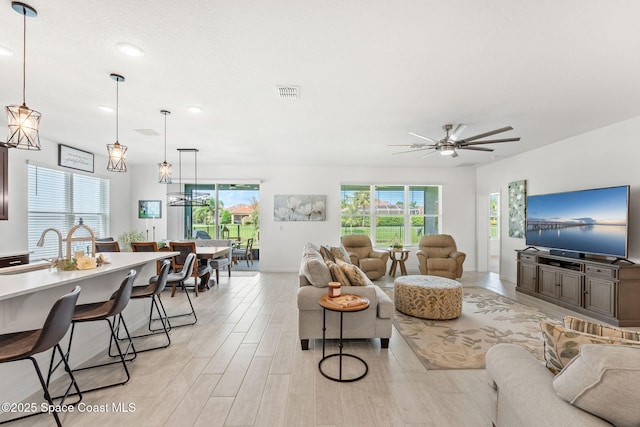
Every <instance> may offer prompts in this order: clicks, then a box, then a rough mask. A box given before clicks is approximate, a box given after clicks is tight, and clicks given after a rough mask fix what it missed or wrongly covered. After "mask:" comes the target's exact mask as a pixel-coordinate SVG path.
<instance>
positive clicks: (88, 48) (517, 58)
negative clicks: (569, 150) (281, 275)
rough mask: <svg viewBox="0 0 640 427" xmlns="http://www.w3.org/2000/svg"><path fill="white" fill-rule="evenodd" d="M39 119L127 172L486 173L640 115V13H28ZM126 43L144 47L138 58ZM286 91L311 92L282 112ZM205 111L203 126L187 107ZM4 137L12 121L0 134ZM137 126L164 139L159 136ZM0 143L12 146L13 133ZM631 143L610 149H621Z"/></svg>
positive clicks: (166, 7) (517, 5)
mask: <svg viewBox="0 0 640 427" xmlns="http://www.w3.org/2000/svg"><path fill="white" fill-rule="evenodd" d="M27 3H29V4H30V5H31V6H33V7H35V8H36V9H37V11H38V17H37V18H28V19H27V93H26V101H27V105H28V106H29V107H31V108H33V109H36V110H38V111H40V112H41V113H42V117H43V118H42V121H41V138H42V139H43V143H53V142H61V143H64V144H67V145H71V146H74V147H76V148H81V149H85V150H89V151H93V152H96V153H100V154H104V153H106V148H105V144H108V143H113V142H114V140H115V127H116V126H115V114H114V113H105V112H102V111H101V110H99V109H98V108H97V106H98V105H100V104H107V105H112V106H115V96H116V83H115V82H114V81H113V80H111V79H110V78H109V74H110V73H118V74H122V75H123V76H124V77H125V78H126V81H125V82H124V83H122V84H121V85H120V133H119V140H120V143H122V144H123V145H126V146H128V147H129V152H128V154H127V160H128V162H127V163H129V164H142V163H152V162H153V163H157V162H160V161H162V160H163V154H162V150H163V139H164V137H163V116H162V115H161V114H160V110H161V109H168V110H170V111H171V112H172V114H171V115H170V116H169V118H168V121H167V129H168V136H167V139H168V156H167V157H168V160H169V161H170V162H173V163H174V164H176V163H177V161H178V153H177V151H176V150H175V149H176V148H179V147H180V148H192V147H193V148H199V149H200V154H199V161H200V162H202V161H203V158H206V159H207V161H211V162H219V163H224V164H243V165H252V164H265V163H267V164H273V165H279V164H298V165H345V166H346V165H362V166H420V165H424V166H429V167H445V166H456V165H469V164H478V163H480V164H483V163H487V162H491V161H492V160H495V159H496V158H501V157H504V156H511V155H513V154H515V153H518V152H521V151H526V150H531V149H533V148H536V147H539V146H541V145H544V144H549V143H553V142H556V141H558V140H561V139H565V138H567V137H571V136H574V135H577V134H580V133H584V132H587V131H589V130H592V129H595V128H599V127H602V126H605V125H607V124H611V123H615V122H618V121H621V120H625V119H628V118H631V117H634V116H638V115H640V84H639V83H638V80H640V30H639V29H638V17H639V16H640V2H639V1H636V0H537V1H526V0H519V1H517V0H474V1H468V0H448V1H435V0H411V1H409V0H405V1H400V2H396V1H379V0H373V1H372V0H348V1H345V0H343V1H335V0H329V1H309V0H286V1H285V0H273V1H259V0H253V1H217V0H216V1H214V0H200V1H193V0H192V1H167V0H135V1H131V0H126V1H125V0H109V1H104V0H100V1H99V0H60V1H46V0H27ZM0 29H1V31H0V46H4V47H7V48H10V49H12V50H13V51H14V52H16V54H15V55H13V56H0V104H2V105H3V106H4V105H9V104H20V103H21V101H22V93H21V89H22V54H21V53H22V16H21V15H19V14H17V13H16V12H14V11H13V10H12V8H11V2H10V0H2V2H1V4H0ZM119 42H129V43H133V44H135V45H138V46H140V47H141V48H142V49H144V51H145V52H146V55H145V56H144V57H142V58H132V57H128V56H125V55H123V54H122V53H120V52H119V51H118V50H117V49H116V44H117V43H119ZM277 85H296V86H299V87H300V93H301V97H300V99H299V100H280V99H278V98H277V96H276V86H277ZM190 105H197V106H200V107H202V108H203V109H204V111H203V112H202V113H200V114H193V113H190V112H188V111H187V109H186V108H187V106H190ZM444 123H454V124H455V123H465V124H467V126H468V127H467V129H466V131H465V132H464V134H463V135H462V137H463V138H464V137H467V136H471V135H474V134H477V133H482V132H485V131H489V130H492V129H495V128H499V127H503V126H507V125H511V126H513V127H514V130H513V131H510V132H506V133H503V134H500V135H499V136H496V137H503V138H506V137H511V136H520V137H521V138H522V140H521V141H520V142H512V143H506V144H495V145H491V148H495V152H493V153H482V152H471V151H463V152H461V153H460V156H459V157H458V158H456V159H451V158H446V157H443V156H440V155H439V154H437V153H436V154H434V155H432V156H429V157H427V158H425V159H420V158H419V157H420V155H419V154H413V153H412V154H403V155H392V153H393V152H395V151H399V150H397V149H394V148H392V147H388V146H387V144H411V143H415V142H420V140H418V139H417V138H415V137H413V136H411V135H409V134H408V132H416V133H420V134H423V135H427V136H430V137H432V138H435V139H440V138H441V137H442V136H443V131H442V129H441V126H442V125H443V124H444ZM0 126H2V128H4V127H5V126H6V117H5V116H4V115H3V116H2V118H1V119H0ZM134 129H153V130H155V131H156V132H157V133H158V135H156V136H145V135H142V134H140V133H138V132H136V131H134ZM0 139H2V140H4V137H3V136H2V135H0ZM615 143H616V136H615V135H612V136H611V139H610V140H609V141H603V144H615Z"/></svg>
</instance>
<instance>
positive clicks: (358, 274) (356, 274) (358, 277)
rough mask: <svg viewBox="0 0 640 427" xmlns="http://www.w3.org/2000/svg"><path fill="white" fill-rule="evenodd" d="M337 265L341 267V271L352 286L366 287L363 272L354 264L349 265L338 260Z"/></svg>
mask: <svg viewBox="0 0 640 427" xmlns="http://www.w3.org/2000/svg"><path fill="white" fill-rule="evenodd" d="M336 264H338V266H339V267H340V269H341V270H342V271H343V272H344V274H345V275H346V276H347V278H348V279H349V282H351V286H366V285H367V282H366V281H365V280H364V274H363V273H362V270H360V269H359V268H358V267H356V266H355V265H353V264H349V263H347V262H344V261H342V260H336Z"/></svg>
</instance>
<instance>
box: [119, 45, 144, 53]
mask: <svg viewBox="0 0 640 427" xmlns="http://www.w3.org/2000/svg"><path fill="white" fill-rule="evenodd" d="M116 47H117V48H118V50H119V51H120V52H122V53H124V54H125V55H129V56H144V50H142V49H140V48H139V47H138V46H136V45H133V44H131V43H118V44H117V45H116Z"/></svg>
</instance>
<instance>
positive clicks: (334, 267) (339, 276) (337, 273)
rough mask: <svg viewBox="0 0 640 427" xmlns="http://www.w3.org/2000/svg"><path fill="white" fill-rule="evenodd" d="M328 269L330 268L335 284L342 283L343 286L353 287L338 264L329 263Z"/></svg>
mask: <svg viewBox="0 0 640 427" xmlns="http://www.w3.org/2000/svg"><path fill="white" fill-rule="evenodd" d="M327 267H329V271H330V272H331V277H332V278H333V281H334V282H340V284H341V285H342V286H351V282H350V281H349V279H348V278H347V276H345V274H344V272H343V271H342V269H341V268H340V267H338V264H336V263H335V262H333V261H327Z"/></svg>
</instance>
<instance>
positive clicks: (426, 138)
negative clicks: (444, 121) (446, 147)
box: [409, 132, 438, 144]
mask: <svg viewBox="0 0 640 427" xmlns="http://www.w3.org/2000/svg"><path fill="white" fill-rule="evenodd" d="M409 135H413V136H415V137H417V138H422V139H425V140H427V141H429V142H433V143H434V144H437V143H438V141H436V140H435V139H431V138H429V137H427V136H422V135H418V134H417V133H413V132H409Z"/></svg>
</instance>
